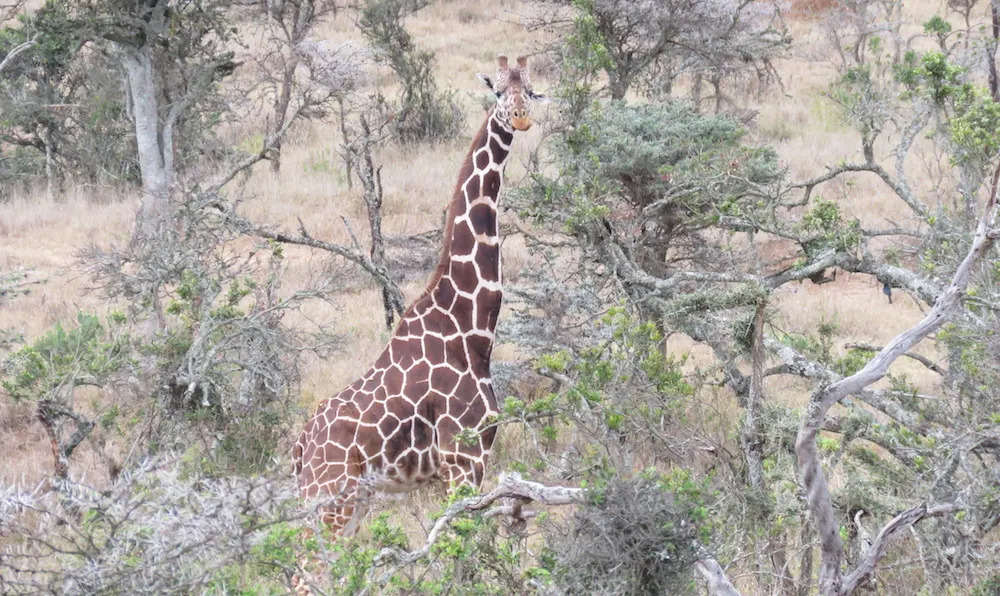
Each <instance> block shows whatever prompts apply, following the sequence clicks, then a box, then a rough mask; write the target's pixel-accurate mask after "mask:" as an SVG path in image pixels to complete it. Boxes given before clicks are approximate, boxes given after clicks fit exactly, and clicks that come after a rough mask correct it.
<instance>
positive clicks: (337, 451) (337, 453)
mask: <svg viewBox="0 0 1000 596" xmlns="http://www.w3.org/2000/svg"><path fill="white" fill-rule="evenodd" d="M322 453H323V461H324V462H342V461H344V460H345V459H346V457H345V455H347V452H346V451H344V449H343V447H338V446H337V445H335V444H333V443H327V444H326V445H324V446H323V449H322Z"/></svg>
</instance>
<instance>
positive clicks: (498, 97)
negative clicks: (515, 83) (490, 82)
mask: <svg viewBox="0 0 1000 596" xmlns="http://www.w3.org/2000/svg"><path fill="white" fill-rule="evenodd" d="M496 96H497V99H500V97H502V96H503V93H500V92H499V91H497V92H496Z"/></svg>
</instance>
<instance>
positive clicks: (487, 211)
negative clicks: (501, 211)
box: [469, 203, 497, 248]
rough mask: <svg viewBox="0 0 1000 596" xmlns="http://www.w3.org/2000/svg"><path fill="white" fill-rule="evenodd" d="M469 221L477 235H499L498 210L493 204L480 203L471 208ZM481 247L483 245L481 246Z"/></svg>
mask: <svg viewBox="0 0 1000 596" xmlns="http://www.w3.org/2000/svg"><path fill="white" fill-rule="evenodd" d="M469 223H470V224H472V231H473V232H475V234H476V235H479V234H487V235H489V236H496V235H497V212H496V209H494V208H493V207H492V206H491V205H487V204H486V203H479V204H478V205H473V206H472V209H470V210H469ZM480 248H481V247H480Z"/></svg>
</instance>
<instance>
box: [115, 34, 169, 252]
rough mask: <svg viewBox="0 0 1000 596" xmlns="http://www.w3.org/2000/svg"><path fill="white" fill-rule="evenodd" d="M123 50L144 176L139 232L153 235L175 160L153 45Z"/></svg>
mask: <svg viewBox="0 0 1000 596" xmlns="http://www.w3.org/2000/svg"><path fill="white" fill-rule="evenodd" d="M120 50H121V61H122V66H124V68H125V78H126V82H127V83H128V90H129V98H130V100H131V104H132V115H133V120H134V122H133V124H134V127H135V142H136V148H137V152H138V155H139V171H140V174H141V175H142V202H141V206H140V208H139V214H138V215H137V217H136V226H137V227H136V231H137V232H138V233H139V234H140V235H144V236H149V235H152V234H153V233H155V231H156V226H157V223H158V222H159V221H160V219H161V218H162V217H163V215H164V214H165V213H166V210H167V204H168V201H169V194H170V193H169V191H170V183H171V181H172V177H173V172H172V171H170V169H169V166H170V164H171V162H172V160H168V159H167V158H166V157H165V155H164V152H165V150H172V148H165V147H163V146H162V145H161V136H160V126H159V119H160V116H159V109H158V105H157V98H156V79H155V73H154V70H153V55H152V54H153V51H152V48H150V47H149V46H143V47H141V48H133V47H129V46H122V47H121V48H120Z"/></svg>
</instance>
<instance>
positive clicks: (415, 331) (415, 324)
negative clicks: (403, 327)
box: [409, 319, 424, 335]
mask: <svg viewBox="0 0 1000 596" xmlns="http://www.w3.org/2000/svg"><path fill="white" fill-rule="evenodd" d="M409 332H410V335H423V334H424V323H423V322H422V321H421V320H420V319H413V320H412V321H410V326H409Z"/></svg>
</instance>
